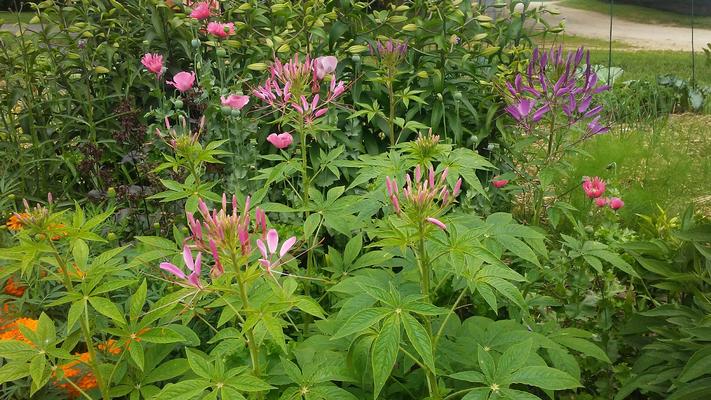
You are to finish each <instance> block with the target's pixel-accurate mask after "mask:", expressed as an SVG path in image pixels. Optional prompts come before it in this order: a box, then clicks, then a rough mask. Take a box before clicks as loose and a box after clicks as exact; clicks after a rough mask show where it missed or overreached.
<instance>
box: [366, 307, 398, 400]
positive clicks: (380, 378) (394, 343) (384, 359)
mask: <svg viewBox="0 0 711 400" xmlns="http://www.w3.org/2000/svg"><path fill="white" fill-rule="evenodd" d="M399 353H400V320H399V318H398V316H397V314H393V315H391V316H390V317H388V319H386V320H385V322H383V326H382V328H381V329H380V333H378V336H377V337H376V338H375V340H374V341H373V346H372V348H371V356H370V357H371V362H372V365H373V386H374V388H373V399H377V398H378V395H379V394H380V391H381V390H382V389H383V386H385V382H387V380H388V377H390V372H391V371H392V369H393V366H395V361H396V360H397V356H398V354H399Z"/></svg>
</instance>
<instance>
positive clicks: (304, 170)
mask: <svg viewBox="0 0 711 400" xmlns="http://www.w3.org/2000/svg"><path fill="white" fill-rule="evenodd" d="M299 137H300V138H301V184H302V186H303V191H304V192H303V195H302V197H301V199H302V201H303V203H304V221H306V219H308V217H309V214H310V212H309V188H310V186H311V178H310V177H309V163H308V153H307V152H308V145H307V143H306V140H307V139H308V135H307V132H306V127H305V126H304V120H303V119H301V120H299ZM304 243H306V245H307V248H308V247H310V243H311V241H310V238H308V237H306V232H304ZM313 261H314V260H313V253H312V252H311V251H308V252H307V253H306V276H307V277H311V276H312V275H313ZM310 291H311V283H310V282H309V281H308V280H307V281H306V282H305V283H304V292H305V294H306V296H309V295H310ZM311 320H312V318H311V315H308V314H307V315H306V316H305V317H304V329H303V331H302V332H301V334H302V335H307V334H308V330H309V324H310V323H311Z"/></svg>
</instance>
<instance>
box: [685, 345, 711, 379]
mask: <svg viewBox="0 0 711 400" xmlns="http://www.w3.org/2000/svg"><path fill="white" fill-rule="evenodd" d="M709 373H711V346H705V347H702V348H701V349H699V350H697V351H696V352H695V353H694V355H692V356H691V358H689V361H688V362H687V363H686V365H685V366H684V369H683V370H682V371H681V374H679V380H680V381H681V382H689V381H691V380H693V379H696V378H698V377H700V376H702V375H706V374H709Z"/></svg>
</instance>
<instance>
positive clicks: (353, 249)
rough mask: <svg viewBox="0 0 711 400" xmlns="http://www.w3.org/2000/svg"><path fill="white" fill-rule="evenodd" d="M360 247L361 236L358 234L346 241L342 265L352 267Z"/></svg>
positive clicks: (361, 244) (361, 243) (361, 242)
mask: <svg viewBox="0 0 711 400" xmlns="http://www.w3.org/2000/svg"><path fill="white" fill-rule="evenodd" d="M362 246H363V235H361V234H358V235H355V236H353V238H351V240H349V241H348V243H347V244H346V248H345V250H344V251H343V264H344V265H352V264H353V261H355V259H356V257H358V254H359V253H360V250H361V248H362Z"/></svg>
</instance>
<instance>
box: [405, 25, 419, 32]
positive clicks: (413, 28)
mask: <svg viewBox="0 0 711 400" xmlns="http://www.w3.org/2000/svg"><path fill="white" fill-rule="evenodd" d="M402 30H403V31H405V32H415V31H416V30H417V25H416V24H407V25H404V26H403V27H402Z"/></svg>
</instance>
